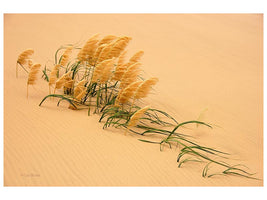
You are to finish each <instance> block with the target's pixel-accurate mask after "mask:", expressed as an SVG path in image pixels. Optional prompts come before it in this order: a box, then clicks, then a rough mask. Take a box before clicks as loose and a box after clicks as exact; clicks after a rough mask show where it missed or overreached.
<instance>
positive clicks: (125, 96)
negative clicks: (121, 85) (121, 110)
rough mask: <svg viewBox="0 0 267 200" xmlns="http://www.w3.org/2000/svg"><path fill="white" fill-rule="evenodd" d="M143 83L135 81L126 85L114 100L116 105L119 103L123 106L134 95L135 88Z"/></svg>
mask: <svg viewBox="0 0 267 200" xmlns="http://www.w3.org/2000/svg"><path fill="white" fill-rule="evenodd" d="M142 82H143V81H136V82H133V83H131V84H130V85H128V86H127V87H126V88H125V89H123V90H122V91H121V93H120V95H119V96H118V97H117V99H116V104H117V105H118V104H119V103H121V104H125V103H127V102H128V101H129V100H130V98H132V96H133V95H134V93H135V91H136V90H137V88H138V87H139V86H140V85H141V84H142Z"/></svg>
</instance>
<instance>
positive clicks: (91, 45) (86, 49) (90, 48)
mask: <svg viewBox="0 0 267 200" xmlns="http://www.w3.org/2000/svg"><path fill="white" fill-rule="evenodd" d="M98 36H99V34H95V35H93V36H92V37H91V38H90V39H89V40H88V41H87V42H86V43H85V45H84V46H83V48H82V49H81V50H80V51H79V53H78V55H77V58H78V60H79V61H89V62H91V61H92V58H93V55H94V52H95V50H96V48H97V43H98V41H99V40H98V39H97V38H98Z"/></svg>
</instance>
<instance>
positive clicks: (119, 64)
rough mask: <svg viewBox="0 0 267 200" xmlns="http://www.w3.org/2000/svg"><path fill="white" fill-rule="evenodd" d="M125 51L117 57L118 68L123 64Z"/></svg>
mask: <svg viewBox="0 0 267 200" xmlns="http://www.w3.org/2000/svg"><path fill="white" fill-rule="evenodd" d="M126 53H127V51H126V50H125V51H123V52H122V53H121V54H120V56H119V57H118V66H122V65H123V64H124V63H125V56H126Z"/></svg>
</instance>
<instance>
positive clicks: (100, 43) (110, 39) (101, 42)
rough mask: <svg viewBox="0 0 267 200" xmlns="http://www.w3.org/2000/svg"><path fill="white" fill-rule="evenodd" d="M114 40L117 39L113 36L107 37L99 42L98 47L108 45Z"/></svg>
mask: <svg viewBox="0 0 267 200" xmlns="http://www.w3.org/2000/svg"><path fill="white" fill-rule="evenodd" d="M116 38H117V36H115V35H107V36H105V37H103V39H101V40H100V41H99V43H98V45H99V46H101V45H102V44H108V43H110V42H112V41H113V40H115V39H116Z"/></svg>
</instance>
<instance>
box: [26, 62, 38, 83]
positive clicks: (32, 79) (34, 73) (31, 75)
mask: <svg viewBox="0 0 267 200" xmlns="http://www.w3.org/2000/svg"><path fill="white" fill-rule="evenodd" d="M40 67H41V65H40V64H34V65H33V66H32V67H31V70H30V72H29V75H28V82H27V84H28V85H34V84H35V83H36V80H37V75H38V72H39V70H40Z"/></svg>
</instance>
